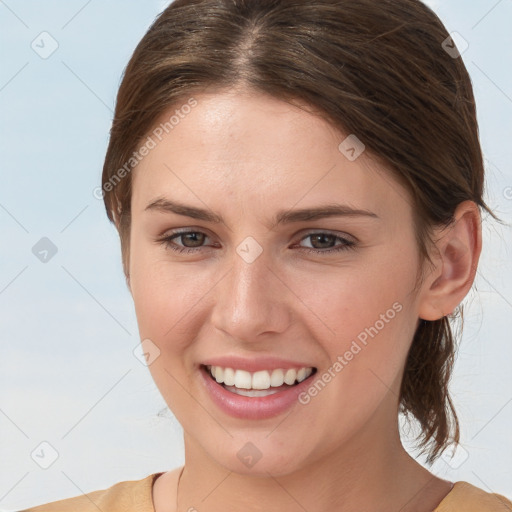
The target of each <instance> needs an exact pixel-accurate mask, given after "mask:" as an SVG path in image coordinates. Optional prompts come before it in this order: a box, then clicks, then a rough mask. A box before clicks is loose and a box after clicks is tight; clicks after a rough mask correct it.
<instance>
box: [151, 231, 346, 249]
mask: <svg viewBox="0 0 512 512" xmlns="http://www.w3.org/2000/svg"><path fill="white" fill-rule="evenodd" d="M208 238H209V237H208V235H207V234H206V233H204V232H202V231H190V230H189V231H186V230H182V231H174V232H171V234H167V235H166V236H164V237H162V238H160V239H159V240H157V242H158V243H161V244H163V246H164V247H165V248H166V249H171V250H173V251H176V252H178V253H187V254H188V253H195V252H198V251H199V250H200V249H201V248H202V247H203V243H204V242H205V240H206V239H208ZM307 239H310V240H311V244H312V246H313V247H302V246H299V250H301V251H306V252H313V253H316V254H326V253H334V252H340V251H345V250H348V249H354V248H355V247H356V242H355V241H353V240H349V239H348V238H344V237H341V236H338V235H335V234H333V233H329V232H325V231H320V232H315V233H308V234H307V235H306V236H304V237H303V238H302V239H301V240H300V241H301V242H302V241H304V240H307ZM175 240H181V243H182V244H183V245H180V244H177V243H176V242H175ZM336 241H339V242H340V243H338V245H333V244H336ZM317 246H320V247H317Z"/></svg>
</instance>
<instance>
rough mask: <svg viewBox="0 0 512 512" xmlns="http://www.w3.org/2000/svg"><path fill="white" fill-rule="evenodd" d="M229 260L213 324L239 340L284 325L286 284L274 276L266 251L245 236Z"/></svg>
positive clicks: (285, 322) (218, 293) (281, 327)
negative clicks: (245, 238)
mask: <svg viewBox="0 0 512 512" xmlns="http://www.w3.org/2000/svg"><path fill="white" fill-rule="evenodd" d="M258 246H259V244H258ZM260 247H261V246H260ZM231 261H232V268H231V270H230V271H229V272H228V274H227V275H226V277H225V278H224V279H222V281H221V282H220V283H219V285H220V289H219V290H218V292H217V294H215V296H216V300H215V306H214V308H215V311H214V314H213V323H214V325H215V327H217V328H218V329H221V330H223V331H225V332H227V333H228V334H229V335H230V336H231V337H233V338H234V339H237V340H239V341H251V340H254V339H255V338H256V337H257V336H258V335H259V334H261V333H263V332H267V331H276V332H279V331H282V330H283V329H285V328H286V325H287V322H288V312H287V308H286V305H285V302H286V293H285V286H284V284H283V283H282V282H281V280H279V279H278V278H277V277H276V275H275V273H276V272H277V271H276V270H275V269H274V268H272V262H271V261H270V258H269V257H268V256H267V254H266V253H265V252H264V251H263V250H262V248H258V247H257V246H256V244H255V241H253V240H246V241H244V242H242V243H241V244H240V245H239V246H238V247H237V248H236V253H234V254H233V258H232V260H231Z"/></svg>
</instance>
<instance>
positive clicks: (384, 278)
mask: <svg viewBox="0 0 512 512" xmlns="http://www.w3.org/2000/svg"><path fill="white" fill-rule="evenodd" d="M194 98H195V99H196V100H197V102H198V103H197V105H196V106H195V107H193V108H192V109H191V111H190V113H189V114H187V115H186V116H185V117H184V118H183V119H180V122H179V124H178V125H176V126H175V127H174V129H173V130H172V131H171V132H170V133H169V134H168V135H167V136H166V137H165V138H164V139H163V140H162V141H161V142H159V143H158V144H157V146H156V147H155V148H154V149H152V150H151V151H150V152H149V154H148V155H147V156H146V157H145V158H144V159H143V160H142V161H141V163H140V164H139V165H138V166H137V167H136V169H135V170H134V171H133V172H134V174H133V193H132V203H131V211H132V225H131V232H130V233H131V239H130V248H129V263H128V268H127V270H128V273H129V281H128V283H129V286H130V290H131V293H132V296H133V300H134V304H135V310H136V315H137V321H138V325H139V331H140V337H141V339H147V338H149V339H150V340H152V342H153V343H154V344H155V345H157V346H158V348H159V350H160V351H161V352H160V356H159V357H158V358H157V359H156V360H155V361H154V362H153V363H152V364H151V365H150V366H149V370H150V372H151V374H152V376H153V378H154V380H155V382H156V384H157V386H158V388H159V390H160V392H161V393H162V396H163V397H164V399H165V400H166V402H167V404H168V405H169V407H170V409H171V410H172V411H173V413H174V414H175V415H176V417H177V419H178V420H179V421H180V423H181V424H182V426H183V429H184V442H185V469H184V472H183V474H182V477H181V481H180V486H179V510H180V511H181V510H183V511H185V510H189V509H190V508H191V507H195V508H196V509H197V510H200V511H201V512H220V511H223V512H230V511H239V510H254V511H255V510H265V511H267V512H277V511H279V512H281V511H283V510H286V511H287V512H299V511H300V512H303V511H304V510H307V511H308V512H324V511H325V510H337V511H341V512H348V511H355V510H368V511H376V510H378V511H379V512H398V511H400V512H412V511H415V512H430V511H432V510H434V508H435V507H436V506H437V505H438V504H439V502H440V501H441V500H442V499H443V498H444V497H445V496H446V495H447V494H448V492H449V491H450V489H451V487H452V485H451V482H447V481H445V480H442V479H439V478H437V477H435V476H434V475H433V474H431V473H430V472H429V471H427V470H426V469H425V468H423V467H422V466H421V465H420V464H419V463H418V462H416V461H415V460H414V459H413V458H412V457H410V456H409V454H408V453H407V452H406V451H405V449H404V448H403V446H402V444H401V442H400V437H399V430H398V395H399V387H400V382H401V378H402V373H403V369H404V365H405V359H406V355H407V351H408V349H409V347H410V344H411V342H412V338H413V334H414V331H415V329H416V326H417V323H418V321H419V319H425V320H435V319H438V318H441V317H442V316H443V315H447V314H449V313H451V312H453V310H454V309H455V308H456V307H457V306H458V305H459V304H460V302H461V301H462V299H463V298H464V297H465V295H466V294H467V293H468V291H469V290H470V288H471V285H472V283H473V280H474V277H475V272H476V267H477V264H478V259H479V256H480V251H481V227H480V214H479V211H478V208H477V206H476V205H475V204H474V203H473V202H470V201H465V202H464V203H461V204H460V205H459V207H458V208H457V210H456V213H455V223H454V224H453V225H452V226H451V227H450V228H447V229H444V230H439V231H438V232H437V233H436V234H437V236H438V238H439V240H438V241H437V242H436V246H437V251H435V252H433V253H432V257H433V261H434V267H428V271H427V275H426V277H425V280H424V282H423V284H422V286H421V288H420V289H419V291H418V292H417V294H413V293H412V290H413V287H414V284H415V278H416V272H417V271H418V268H419V267H418V265H419V252H418V248H417V245H416V242H415V239H414V231H413V224H412V208H413V205H412V203H411V201H410V199H409V195H408V193H407V191H406V190H405V189H404V188H402V187H401V186H400V185H399V184H398V182H396V181H395V180H394V179H393V178H392V176H391V174H390V173H389V172H388V171H386V170H385V169H381V168H379V167H378V166H377V165H376V164H374V163H373V162H372V161H371V160H370V159H369V158H368V157H367V155H365V153H363V154H362V155H361V156H359V157H358V158H357V159H356V160H354V161H349V160H348V159H347V158H346V156H345V155H344V154H342V153H341V152H340V150H339V149H338V146H339V144H340V142H341V141H342V140H344V138H345V137H346V136H347V134H343V133H341V132H340V131H338V130H337V129H335V128H334V127H333V126H332V125H330V124H329V123H328V122H327V121H326V120H324V119H322V118H320V117H318V116H316V115H313V114H312V113H310V112H306V111H305V110H303V109H300V108H298V107H296V106H293V105H290V104H289V103H285V102H283V101H280V100H278V99H275V98H270V97H268V96H264V95H261V94H259V93H254V92H250V91H247V90H242V89H234V90H229V91H221V92H216V93H210V94H197V95H194ZM185 101H186V100H185ZM184 103H185V102H184ZM175 108H179V105H178V106H177V107H174V108H173V109H171V111H170V112H171V113H172V111H174V110H175ZM168 117H169V114H166V116H163V117H162V119H164V118H167V119H168ZM157 198H167V199H170V200H173V201H179V202H181V203H184V204H186V205H191V206H194V207H197V208H202V209H206V210H208V211H210V212H214V213H216V214H217V215H220V216H222V218H223V220H224V222H223V223H222V222H221V223H213V222H210V221H205V220H198V219H194V218H190V217H186V216H182V215H178V214H176V213H171V212H166V211H158V210H156V209H149V210H146V207H147V205H148V204H150V203H151V202H152V201H154V200H155V199H157ZM327 203H329V204H332V203H338V204H343V205H349V206H351V207H352V208H358V209H365V210H369V211H371V212H373V213H375V214H376V215H377V216H378V218H374V217H369V216H336V217H328V218H322V219H316V220H303V221H300V222H294V223H291V224H283V225H279V226H277V227H275V228H273V229H269V225H270V222H271V220H272V219H273V218H274V216H275V215H276V213H277V212H278V211H280V210H294V209H302V208H307V207H318V206H321V205H325V204H327ZM180 228H188V229H185V230H184V231H192V232H194V233H196V237H197V238H190V236H188V237H187V236H182V237H175V238H174V239H173V242H174V243H175V244H176V245H177V246H179V247H181V248H183V247H185V248H187V249H189V250H192V251H195V252H189V253H187V252H184V253H178V252H175V251H173V250H171V249H170V248H168V247H166V246H165V245H164V244H163V243H159V242H157V241H156V240H157V239H159V238H161V237H162V236H169V235H172V234H175V233H173V232H172V230H176V229H180ZM321 233H325V236H327V238H326V239H325V238H324V239H323V240H322V238H320V240H318V239H315V237H312V236H307V235H314V234H321ZM201 234H203V235H201ZM328 235H333V236H332V237H329V236H328ZM337 236H339V237H341V238H344V239H347V240H351V241H356V245H355V247H353V248H349V249H346V250H340V251H339V252H334V251H332V252H330V253H325V251H327V250H328V249H333V248H336V247H340V245H342V244H343V240H340V239H337V238H336V237H337ZM247 237H253V238H254V239H255V240H256V241H257V243H258V244H259V246H260V247H261V249H262V253H261V254H260V256H259V257H258V258H256V259H255V260H254V261H253V262H252V263H247V262H246V261H244V259H242V258H241V257H240V255H239V254H238V253H237V251H236V249H237V247H238V246H239V245H240V244H241V243H242V242H243V241H244V240H245V239H246V238H247ZM301 248H305V249H306V250H304V251H303V250H301ZM308 248H309V249H317V250H318V253H314V252H307V249H308ZM322 251H324V254H322ZM394 303H399V304H400V305H402V309H401V311H400V312H399V313H397V314H396V315H395V316H394V318H393V319H392V320H390V321H389V322H387V323H386V324H385V327H384V328H382V329H381V330H380V331H379V333H378V335H376V336H375V337H374V338H373V339H370V340H369V342H368V344H367V345H366V346H365V347H364V349H363V350H362V351H361V352H360V353H359V354H358V355H357V357H354V358H353V359H352V360H351V361H350V362H349V363H348V364H347V365H346V366H345V367H344V368H343V370H342V371H341V372H339V373H338V374H337V375H336V377H335V378H333V379H332V380H331V381H330V382H329V384H328V385H327V386H326V387H325V388H324V389H323V390H322V391H321V392H320V393H319V394H318V395H317V396H316V397H314V399H312V400H311V401H310V402H309V403H308V404H307V405H301V404H299V403H297V404H296V405H294V406H293V408H291V409H290V410H288V411H286V412H285V413H283V414H281V415H279V416H276V417H272V418H269V419H265V420H247V419H245V420H242V419H239V418H235V417H231V416H229V415H227V414H226V413H224V412H223V411H221V410H219V409H218V408H217V406H216V405H215V404H214V403H212V401H211V400H210V398H209V396H208V395H207V394H206V392H205V391H204V389H203V388H202V387H201V386H200V385H199V375H198V372H199V364H200V363H201V362H202V361H203V360H204V359H206V358H207V357H211V356H213V355H219V354H222V355H239V356H243V357H251V356H254V357H257V356H261V355H272V356H277V357H282V358H295V359H299V360H300V361H309V362H310V365H311V366H314V367H316V368H317V369H318V372H319V374H321V373H322V372H323V371H326V370H327V369H328V368H329V367H331V366H332V364H333V362H334V361H336V359H337V356H338V355H340V354H344V353H345V352H346V351H347V350H348V348H349V347H350V344H351V342H352V341H353V340H354V339H356V338H357V335H358V334H359V333H361V332H362V331H364V329H365V328H367V327H369V326H372V325H374V324H375V322H376V321H377V320H378V319H379V318H380V315H381V314H382V313H385V312H386V311H387V310H389V309H390V308H391V307H392V305H393V304H394ZM248 441H250V442H252V443H253V444H254V445H255V446H257V447H258V449H259V451H260V452H261V454H262V457H261V459H260V460H259V461H258V462H257V464H255V465H254V466H253V467H251V468H249V467H246V466H245V465H244V464H242V462H241V461H240V460H239V459H238V457H237V452H238V451H239V450H240V449H241V448H242V447H243V446H244V445H245V444H246V443H247V442H248ZM179 469H180V468H177V469H175V470H173V471H169V472H168V473H165V474H164V475H162V476H161V477H160V478H158V479H157V481H156V483H155V485H154V488H153V498H154V502H155V509H156V512H175V511H176V508H175V507H176V505H175V504H176V484H177V478H178V473H179Z"/></svg>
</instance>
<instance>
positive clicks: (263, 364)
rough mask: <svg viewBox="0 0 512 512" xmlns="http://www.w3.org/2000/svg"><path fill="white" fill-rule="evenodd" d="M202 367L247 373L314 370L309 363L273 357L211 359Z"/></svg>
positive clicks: (204, 362) (224, 357)
mask: <svg viewBox="0 0 512 512" xmlns="http://www.w3.org/2000/svg"><path fill="white" fill-rule="evenodd" d="M202 364H203V365H204V366H221V367H222V368H233V369H236V370H245V371H247V372H258V371H260V370H276V369H278V368H282V369H283V370H286V369H288V368H297V369H299V368H314V366H313V365H312V364H310V363H302V362H299V361H293V360H291V359H280V358H277V357H273V356H259V357H258V358H254V357H252V358H251V359H247V358H245V357H239V356H222V357H212V358H209V359H207V360H206V361H203V362H202Z"/></svg>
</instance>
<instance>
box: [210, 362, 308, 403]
mask: <svg viewBox="0 0 512 512" xmlns="http://www.w3.org/2000/svg"><path fill="white" fill-rule="evenodd" d="M206 369H207V370H208V371H209V372H210V375H211V376H212V377H213V378H214V379H215V380H216V381H217V383H219V384H223V385H224V386H223V387H224V388H225V389H227V390H228V391H231V392H232V393H236V394H238V395H242V396H267V395H271V394H274V393H278V392H279V389H272V388H282V387H283V385H286V386H293V385H295V384H297V383H299V382H302V381H303V380H305V379H307V378H308V377H309V376H310V375H311V374H312V373H313V371H314V368H312V367H304V368H298V369H295V368H288V369H282V368H277V369H275V370H260V371H257V372H253V373H251V372H248V371H245V370H237V369H233V368H222V367H221V366H209V365H208V366H206Z"/></svg>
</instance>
